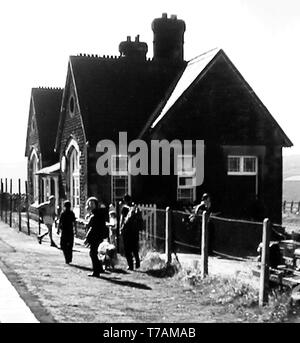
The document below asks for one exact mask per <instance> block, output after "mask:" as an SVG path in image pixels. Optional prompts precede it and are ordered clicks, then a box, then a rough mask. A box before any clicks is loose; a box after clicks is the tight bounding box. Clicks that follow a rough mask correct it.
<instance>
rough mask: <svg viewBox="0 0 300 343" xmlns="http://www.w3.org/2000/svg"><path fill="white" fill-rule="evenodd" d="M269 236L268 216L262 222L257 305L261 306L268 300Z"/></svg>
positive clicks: (269, 223)
mask: <svg viewBox="0 0 300 343" xmlns="http://www.w3.org/2000/svg"><path fill="white" fill-rule="evenodd" d="M270 236H271V222H270V220H269V219H268V218H266V219H264V222H263V236H262V252H261V267H260V284H259V306H263V305H264V304H265V303H267V302H268V293H269V263H270V261H269V260H270V248H269V246H270Z"/></svg>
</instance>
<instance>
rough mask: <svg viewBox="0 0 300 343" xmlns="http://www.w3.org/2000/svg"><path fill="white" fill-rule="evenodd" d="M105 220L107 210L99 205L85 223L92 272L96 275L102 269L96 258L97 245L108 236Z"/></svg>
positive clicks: (106, 219) (106, 218)
mask: <svg viewBox="0 0 300 343" xmlns="http://www.w3.org/2000/svg"><path fill="white" fill-rule="evenodd" d="M106 221H108V211H107V209H106V208H104V207H100V208H97V209H95V210H93V211H92V215H91V217H90V219H89V222H88V224H87V229H88V233H87V236H86V240H87V242H88V243H89V245H90V257H91V260H92V266H93V274H94V275H97V276H98V275H99V273H100V272H102V271H103V267H102V262H101V261H100V260H99V258H98V247H99V244H100V243H101V242H102V241H103V239H104V238H108V236H109V231H108V228H107V227H106Z"/></svg>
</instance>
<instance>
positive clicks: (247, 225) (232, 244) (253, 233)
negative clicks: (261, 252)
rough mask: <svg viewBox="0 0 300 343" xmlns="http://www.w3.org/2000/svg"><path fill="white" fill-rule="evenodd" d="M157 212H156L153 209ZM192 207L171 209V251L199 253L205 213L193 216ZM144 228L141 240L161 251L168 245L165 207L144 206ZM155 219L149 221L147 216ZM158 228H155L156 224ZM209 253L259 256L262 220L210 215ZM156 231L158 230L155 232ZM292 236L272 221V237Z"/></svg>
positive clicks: (279, 238) (247, 256) (278, 239)
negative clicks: (185, 209) (190, 210)
mask: <svg viewBox="0 0 300 343" xmlns="http://www.w3.org/2000/svg"><path fill="white" fill-rule="evenodd" d="M154 211H155V212H156V215H154V214H153V212H154ZM191 214H192V213H191V212H189V211H179V210H173V211H171V232H172V251H173V252H176V253H190V254H200V252H201V244H202V242H201V239H202V238H201V237H202V216H201V215H197V216H191ZM142 215H143V218H144V223H145V231H144V232H143V233H141V236H140V238H141V241H142V242H143V244H144V245H145V244H146V245H147V246H148V247H150V248H152V249H155V250H157V251H160V252H164V251H165V249H166V248H165V246H166V230H167V228H166V210H163V209H156V208H155V209H154V208H153V206H151V207H145V206H144V207H142ZM151 215H152V216H153V218H155V220H152V221H151V222H149V221H148V220H147V217H149V216H151ZM155 225H156V228H155V229H154V226H155ZM207 225H208V253H209V254H218V255H221V256H224V257H233V258H237V259H245V258H251V257H253V256H257V248H258V245H259V244H260V243H261V241H262V227H263V222H254V221H247V220H237V219H230V218H223V217H220V216H214V215H211V216H210V217H209V220H208V224H207ZM153 232H156V234H153ZM288 238H290V235H288V234H286V233H285V230H284V227H283V226H281V225H277V224H272V230H271V240H274V241H280V240H284V239H288Z"/></svg>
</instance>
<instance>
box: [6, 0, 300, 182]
mask: <svg viewBox="0 0 300 343" xmlns="http://www.w3.org/2000/svg"><path fill="white" fill-rule="evenodd" d="M164 12H166V13H168V15H171V14H177V16H178V18H179V19H183V20H184V21H185V23H186V33H185V38H184V40H185V44H184V58H185V59H186V60H189V59H191V58H193V57H195V56H197V55H199V54H201V53H203V52H205V51H207V50H210V49H212V48H215V47H218V48H222V49H223V50H224V51H225V53H226V54H227V56H228V57H229V58H230V60H231V61H232V62H233V64H234V65H235V66H236V67H237V68H238V70H239V71H240V72H241V74H242V75H243V76H244V78H245V79H246V81H247V82H248V83H249V84H250V86H251V87H252V88H253V90H254V91H255V93H256V94H257V95H258V96H259V98H260V99H261V100H262V102H263V103H264V105H265V106H266V107H267V108H268V109H269V111H270V112H271V114H272V115H273V117H274V118H275V119H276V120H277V122H278V123H279V125H280V126H281V127H282V128H283V130H284V131H285V132H286V134H287V135H288V137H289V138H290V139H291V141H292V142H293V143H294V147H293V148H286V149H284V152H283V153H284V154H285V155H290V154H300V135H299V134H298V131H299V129H300V125H299V124H300V120H299V119H298V118H299V115H300V114H299V105H298V99H299V97H300V92H299V80H300V66H299V65H300V39H299V38H300V1H299V0H226V1H224V0H209V1H201V0H197V1H193V0H185V1H177V0H172V1H166V0H165V1H163V0H161V1H156V0H154V1H143V0H139V1H136V0H127V1H119V0H111V1H107V0H106V1H101V0H98V1H96V0H84V1H77V0H72V1H69V0H51V1H48V0H26V1H22V0H10V1H1V3H0V32H1V36H0V37H1V43H0V44H1V45H0V46H1V54H0V102H1V112H0V128H1V131H0V177H3V176H4V175H3V173H4V172H5V165H6V166H7V165H9V168H10V169H9V170H14V173H20V174H22V173H23V175H25V167H24V168H23V167H20V168H21V169H20V170H16V166H18V165H22V166H25V157H24V152H25V140H26V133H27V131H26V130H27V121H28V113H29V102H30V93H31V88H32V87H38V86H47V87H64V85H65V79H66V72H67V64H68V58H69V56H70V55H77V54H79V53H89V54H98V55H119V52H118V46H119V43H120V42H121V41H122V40H126V37H127V36H129V35H131V36H132V37H135V36H136V35H137V34H139V35H140V40H141V41H145V42H147V44H148V48H149V52H148V57H152V42H153V34H152V30H151V22H152V20H153V19H154V18H158V17H161V14H162V13H164ZM6 170H8V169H6ZM16 175H17V174H16Z"/></svg>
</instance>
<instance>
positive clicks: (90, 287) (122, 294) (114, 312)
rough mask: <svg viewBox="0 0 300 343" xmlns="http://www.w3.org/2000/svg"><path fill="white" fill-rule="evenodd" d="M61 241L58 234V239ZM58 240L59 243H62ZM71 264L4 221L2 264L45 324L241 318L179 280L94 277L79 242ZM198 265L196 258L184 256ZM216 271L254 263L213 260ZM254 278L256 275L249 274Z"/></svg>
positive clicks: (119, 274) (232, 271) (242, 269)
mask: <svg viewBox="0 0 300 343" xmlns="http://www.w3.org/2000/svg"><path fill="white" fill-rule="evenodd" d="M56 239H57V237H56ZM57 243H58V242H57ZM74 250H75V251H74V258H73V263H72V264H71V265H66V264H65V263H64V258H63V255H62V251H61V250H59V249H56V248H53V247H50V244H49V242H47V241H45V243H43V244H42V245H39V244H38V242H37V239H36V237H35V236H27V235H26V234H24V233H19V232H18V231H17V230H16V229H11V228H9V226H7V225H5V224H3V223H0V262H1V263H0V267H1V265H2V267H1V269H3V268H4V269H5V270H4V272H5V273H9V272H10V273H11V274H14V275H15V276H16V277H15V281H13V282H14V283H15V284H16V286H18V287H16V288H17V290H18V291H19V290H20V289H21V293H20V291H19V293H20V295H21V297H22V298H23V299H24V300H25V302H26V303H27V305H28V306H29V307H30V308H31V309H32V311H33V313H34V314H35V315H36V317H37V318H38V319H39V320H40V321H41V322H51V321H53V322H54V321H56V322H73V323H78V322H82V323H87V322H95V323H101V322H102V323H105V322H106V323H115V322H120V323H121V322H135V323H137V322H142V323H146V322H169V323H172V322H173V323H176V322H178V323H180V322H236V321H238V319H239V318H237V317H236V316H234V315H233V314H231V313H224V309H223V308H222V306H212V305H206V303H207V302H206V299H203V296H202V297H201V296H199V295H197V294H195V292H194V291H193V289H192V288H191V287H189V286H187V285H184V284H183V283H182V282H181V281H179V280H177V279H176V278H155V277H152V276H149V275H147V274H146V273H144V272H141V271H135V272H130V273H128V272H126V271H125V269H126V268H125V265H123V266H121V268H120V269H118V270H117V271H116V272H113V273H107V274H103V275H102V276H101V277H100V278H99V279H97V278H89V277H87V274H88V273H89V272H90V270H91V264H90V258H89V256H88V250H87V249H86V248H85V247H83V246H82V245H78V244H76V245H75V248H74ZM179 259H180V260H181V263H182V264H185V265H189V264H191V265H193V264H194V263H195V262H193V260H195V259H197V256H196V257H190V258H187V257H185V258H184V256H179ZM209 266H210V272H211V273H215V274H218V273H220V272H222V273H223V274H224V273H225V274H228V275H239V274H241V273H244V274H245V277H246V278H247V277H249V275H250V274H249V273H248V272H249V271H250V269H249V271H248V270H247V268H248V267H249V268H250V266H249V265H248V264H245V263H244V264H243V263H241V262H236V261H228V260H223V259H217V258H210V264H209ZM249 279H250V277H249Z"/></svg>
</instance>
